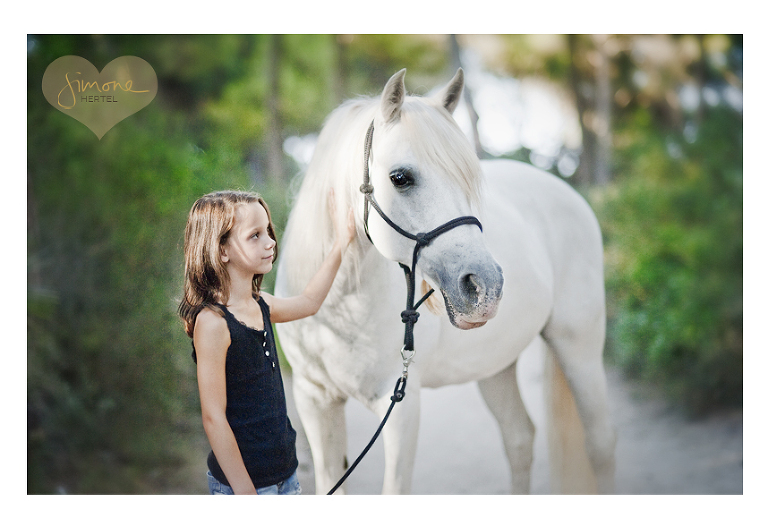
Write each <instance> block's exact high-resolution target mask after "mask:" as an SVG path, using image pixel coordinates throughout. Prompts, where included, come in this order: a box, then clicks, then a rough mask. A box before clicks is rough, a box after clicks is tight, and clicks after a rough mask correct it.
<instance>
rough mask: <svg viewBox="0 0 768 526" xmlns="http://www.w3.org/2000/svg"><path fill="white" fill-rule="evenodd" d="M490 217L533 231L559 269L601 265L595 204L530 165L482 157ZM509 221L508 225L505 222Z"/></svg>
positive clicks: (486, 200)
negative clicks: (572, 265)
mask: <svg viewBox="0 0 768 526" xmlns="http://www.w3.org/2000/svg"><path fill="white" fill-rule="evenodd" d="M481 165H482V168H483V174H484V176H485V185H486V188H485V192H484V194H485V205H486V208H487V209H486V211H485V212H486V214H485V215H487V221H489V222H494V223H496V222H498V223H500V224H501V225H502V226H503V227H504V228H505V230H506V232H507V235H513V236H514V235H517V233H516V232H513V231H512V230H511V228H516V229H519V230H524V231H528V232H530V234H531V235H532V236H534V237H535V239H536V241H535V242H536V243H537V244H540V245H541V246H542V248H543V249H544V250H546V252H547V257H548V259H549V260H550V261H551V263H552V264H553V265H554V266H555V267H560V266H562V265H566V264H567V265H571V264H573V262H574V259H575V260H578V261H582V262H583V263H584V264H591V265H594V264H596V263H599V266H600V271H601V272H602V257H603V256H602V236H601V233H600V227H599V225H598V223H597V219H596V217H595V214H594V212H593V211H592V208H591V207H590V206H589V204H588V203H587V202H586V200H585V199H584V198H583V197H582V196H581V195H580V194H579V193H578V192H577V191H576V190H575V189H574V188H573V187H571V186H570V185H569V184H568V183H566V182H565V181H563V180H562V179H560V178H559V177H556V176H554V175H552V174H550V173H548V172H545V171H543V170H540V169H538V168H535V167H533V166H531V165H528V164H525V163H521V162H518V161H511V160H494V161H483V162H482V163H481ZM505 222H506V223H505Z"/></svg>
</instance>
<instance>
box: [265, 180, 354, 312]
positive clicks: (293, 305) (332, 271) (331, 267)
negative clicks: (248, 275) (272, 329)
mask: <svg viewBox="0 0 768 526" xmlns="http://www.w3.org/2000/svg"><path fill="white" fill-rule="evenodd" d="M329 200H330V213H331V217H332V218H333V227H334V231H335V233H336V240H335V241H334V243H333V248H331V252H330V253H329V254H328V255H327V256H326V258H325V261H323V263H322V265H320V269H318V271H317V273H315V275H314V276H313V277H312V279H310V280H309V283H308V284H307V286H306V287H305V288H304V291H303V292H302V293H301V294H300V295H298V296H293V297H290V298H276V297H274V296H272V295H270V294H266V293H262V295H263V296H264V300H265V301H266V302H267V304H268V305H269V310H270V317H271V319H272V322H274V323H283V322H287V321H293V320H298V319H301V318H306V317H307V316H312V315H313V314H315V313H317V311H318V310H319V309H320V306H321V305H322V304H323V301H325V298H326V296H328V291H330V290H331V285H333V280H334V278H335V277H336V273H337V272H338V271H339V267H340V266H341V258H342V256H343V255H344V252H345V251H346V250H347V247H348V246H349V243H350V242H351V241H352V239H353V238H354V237H355V220H354V215H353V213H352V210H351V209H350V210H349V212H348V214H347V215H346V217H345V216H344V214H337V213H336V200H335V198H334V195H333V191H331V193H330V195H329Z"/></svg>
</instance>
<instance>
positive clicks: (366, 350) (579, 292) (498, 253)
mask: <svg viewBox="0 0 768 526" xmlns="http://www.w3.org/2000/svg"><path fill="white" fill-rule="evenodd" d="M404 77H405V70H402V71H400V72H398V73H397V74H395V75H394V76H393V77H392V78H391V79H390V80H389V81H388V82H387V84H386V86H385V88H384V91H383V93H382V96H381V98H380V99H367V98H361V99H355V100H352V101H349V102H347V103H345V104H343V105H342V106H340V107H339V108H337V109H336V110H335V111H334V112H333V113H332V114H331V115H330V116H329V118H328V120H327V122H326V124H325V126H324V127H323V130H322V132H321V134H320V136H319V139H318V143H317V147H316V150H315V153H314V156H313V159H312V161H311V163H310V165H309V167H308V170H307V172H306V174H305V176H304V180H303V182H302V185H301V189H300V191H299V193H298V196H297V198H296V202H295V205H294V207H293V210H292V212H291V216H290V218H289V221H288V226H287V228H286V232H285V235H284V237H283V240H282V244H281V258H280V263H279V267H278V273H277V283H276V293H277V294H278V295H284V296H288V295H293V294H296V293H298V292H300V291H301V290H302V289H303V287H304V285H305V284H306V283H307V281H308V279H309V277H311V276H312V275H313V274H314V272H315V271H316V269H317V268H318V266H319V265H320V263H321V262H322V260H323V258H324V256H325V254H326V253H327V251H329V249H330V248H331V245H332V242H333V239H332V238H333V229H332V223H331V221H330V219H329V213H328V202H327V199H326V195H327V194H328V191H329V189H331V188H332V189H334V192H335V195H336V201H337V203H338V213H345V212H344V211H345V210H347V209H348V208H347V207H348V206H351V207H353V209H354V210H355V214H356V221H357V225H358V235H357V237H356V239H355V240H354V241H353V243H352V245H350V248H349V250H348V253H347V256H345V260H344V262H343V264H342V267H341V269H340V270H339V274H338V275H337V277H336V281H335V283H334V285H333V287H332V289H331V292H330V293H329V296H328V298H327V299H326V301H325V303H324V304H323V306H322V308H321V309H320V311H319V312H318V313H317V314H316V315H315V316H312V317H310V318H307V319H304V320H300V321H296V322H292V323H287V324H281V325H279V326H278V333H279V337H280V341H281V343H282V347H283V350H284V352H285V355H286V357H287V358H288V360H289V362H290V364H291V366H292V368H293V386H294V395H295V400H296V407H297V410H298V413H299V416H300V418H301V422H302V424H303V426H304V430H305V432H306V434H307V438H308V440H309V444H310V447H311V450H312V457H313V461H314V466H315V482H316V491H317V492H318V493H319V494H320V493H326V492H327V491H328V490H329V489H330V488H332V487H333V485H334V484H335V483H336V482H337V480H339V478H340V477H341V476H342V475H343V474H344V471H345V464H346V455H347V442H346V422H345V412H344V405H345V403H346V401H347V399H348V398H349V397H354V398H356V399H357V400H359V401H360V402H362V403H363V404H364V405H365V406H366V407H367V408H369V409H370V410H371V411H373V412H374V413H376V414H377V415H378V417H379V418H380V419H381V418H382V417H383V415H384V414H385V412H386V410H387V408H388V407H389V405H390V396H391V395H392V392H393V389H394V386H395V384H396V380H397V379H398V378H399V377H400V375H401V372H402V368H403V364H402V358H401V356H400V353H399V352H398V351H399V349H400V347H401V346H402V338H403V325H402V322H401V319H400V316H399V313H400V311H401V310H402V309H403V306H404V305H405V297H406V285H405V280H404V278H403V273H402V271H401V270H400V268H399V267H398V265H396V264H395V263H394V262H399V263H402V264H404V265H408V266H410V265H411V264H412V253H413V249H414V241H413V240H411V239H408V238H406V237H404V236H403V235H401V234H400V233H398V232H396V231H395V230H394V229H393V228H392V226H391V225H389V224H387V223H386V222H385V220H384V219H382V217H381V216H380V215H379V214H378V213H375V212H373V211H371V214H370V217H369V220H368V228H367V230H368V235H366V232H365V225H364V224H363V223H364V221H363V216H364V208H365V196H364V195H363V194H362V193H361V192H360V185H361V183H362V182H363V177H364V175H363V173H364V159H366V155H365V150H366V145H365V143H366V130H367V129H368V127H369V125H370V124H371V123H372V122H373V130H374V132H373V139H372V143H371V147H370V183H371V184H372V186H373V189H374V193H373V195H374V196H375V198H376V200H377V201H378V204H379V205H380V207H381V209H382V211H383V212H384V213H385V214H386V215H387V216H388V217H389V218H391V220H392V221H393V222H394V223H396V224H397V225H398V226H400V227H401V228H402V229H403V230H405V231H408V232H411V233H419V232H429V231H431V230H433V229H435V228H436V227H438V226H439V225H442V224H444V223H446V222H447V221H450V220H451V219H454V218H456V217H459V216H468V215H474V216H476V217H477V218H479V219H480V221H481V222H482V230H481V229H480V228H478V226H477V225H476V224H469V223H468V224H462V225H460V226H457V227H455V228H453V229H451V230H450V231H448V232H445V233H444V234H442V235H440V236H439V237H437V238H436V239H434V240H433V241H432V242H431V243H430V244H429V245H428V246H425V247H424V248H422V249H421V251H420V255H419V260H418V265H417V268H416V273H417V274H416V275H417V277H418V281H417V283H422V287H426V284H428V285H429V286H431V287H433V288H434V289H435V290H439V291H440V292H441V293H442V294H441V295H438V294H434V295H433V296H432V297H431V298H430V299H429V301H428V303H429V305H428V307H429V308H428V310H427V309H422V310H423V312H421V318H420V319H419V321H418V323H417V324H416V326H415V332H414V335H415V343H416V345H415V350H416V355H415V360H414V362H413V364H412V365H410V369H409V376H408V382H407V389H406V396H405V398H404V399H403V400H402V402H400V403H398V404H397V405H396V406H395V408H394V410H393V412H392V415H391V417H390V419H389V421H388V423H387V424H386V426H385V427H384V430H383V433H382V437H383V441H384V453H385V470H384V484H383V493H387V494H392V493H395V494H402V493H409V492H410V489H411V479H412V474H413V465H414V457H415V452H416V442H417V434H418V426H419V411H420V409H419V405H420V404H419V390H420V388H421V387H439V386H443V385H449V384H459V383H465V382H471V381H477V382H478V383H479V386H480V390H481V393H482V396H483V397H484V399H485V401H486V403H487V404H488V407H489V408H490V410H491V412H492V413H493V415H494V416H495V418H496V419H497V420H498V422H499V425H500V428H501V433H502V438H503V441H504V446H505V451H506V454H507V457H508V460H509V464H510V468H511V471H512V488H511V490H512V492H513V493H528V492H529V491H530V471H531V464H532V460H533V437H534V427H533V425H532V423H531V419H530V418H529V416H528V413H527V412H526V408H525V406H524V404H523V401H522V398H521V396H520V391H519V388H518V382H517V374H516V361H517V359H518V357H519V356H520V354H521V353H522V352H523V350H524V349H526V347H528V346H529V345H534V344H538V343H541V342H542V341H543V342H545V343H546V345H547V347H548V349H549V350H550V351H551V352H550V353H548V355H549V356H551V357H554V359H552V358H550V359H549V364H550V366H549V367H548V370H549V371H550V373H551V374H549V375H548V376H549V377H550V378H551V382H549V383H548V384H549V385H550V386H551V390H550V392H551V393H552V394H551V396H550V397H549V399H550V401H551V404H550V406H551V407H552V411H550V415H551V416H552V417H553V418H554V422H553V424H555V425H554V427H550V429H549V435H550V466H551V467H552V472H553V475H554V476H553V477H552V480H551V484H550V485H551V487H552V489H553V491H554V492H558V493H565V492H571V493H572V492H576V493H583V492H592V491H595V490H597V491H599V492H601V493H610V492H612V490H613V477H614V445H615V438H614V437H615V435H614V431H613V428H612V426H611V424H610V422H609V415H608V407H607V401H606V379H605V372H604V369H603V362H602V353H603V344H604V338H605V292H604V284H603V265H602V257H603V254H602V241H601V234H600V229H599V226H598V224H597V221H596V219H595V217H594V214H593V213H592V211H591V209H590V208H589V206H588V205H587V204H586V202H585V201H584V200H583V199H582V198H581V197H580V196H579V195H578V194H577V193H576V192H575V191H574V190H572V189H571V188H570V187H569V186H568V185H567V184H565V183H564V182H562V181H560V180H558V179H557V178H556V177H554V176H552V175H550V174H547V173H545V172H542V171H540V170H537V169H535V168H533V167H531V166H528V165H526V164H522V163H517V162H513V161H501V160H497V161H483V162H480V161H478V159H477V156H476V155H475V153H474V151H473V150H472V148H471V146H470V144H469V141H468V140H467V139H466V137H465V136H464V134H463V133H462V132H461V131H460V129H459V128H458V126H457V125H456V123H455V121H454V120H453V117H452V113H453V110H454V109H455V108H456V105H457V104H458V101H459V97H460V94H461V91H462V89H463V85H464V76H463V72H462V71H461V69H459V71H458V72H457V74H456V76H455V77H454V78H453V79H452V80H451V82H450V83H449V84H448V85H447V86H446V87H445V88H444V89H443V90H442V91H441V92H440V94H439V95H438V96H436V97H434V98H424V97H413V96H407V95H406V92H405V85H404ZM369 237H370V239H369ZM502 272H503V275H502ZM502 291H503V296H504V298H503V300H502ZM440 296H442V298H441V297H440ZM467 329H471V330H467ZM574 402H575V403H574ZM577 411H578V415H577V413H576V412H577ZM579 416H580V422H581V424H582V425H581V426H579ZM574 426H577V427H574ZM574 429H576V431H574ZM580 430H583V431H580ZM579 433H581V435H579ZM574 441H576V443H575V444H574V443H573V442H574ZM579 441H580V443H579ZM579 450H581V451H582V459H587V458H588V460H583V461H582V462H579V461H577V460H576V457H577V455H575V453H578V451H579ZM583 452H586V453H587V454H586V455H584V454H583ZM353 454H354V455H357V452H353ZM353 458H354V457H353ZM584 467H586V468H587V469H586V470H584V469H583V468H584ZM351 480H354V474H353V475H352V477H351ZM345 484H347V483H345ZM343 491H344V486H342V487H341V488H340V491H339V492H340V493H342V492H343Z"/></svg>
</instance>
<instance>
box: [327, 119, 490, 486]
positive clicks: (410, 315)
mask: <svg viewBox="0 0 768 526" xmlns="http://www.w3.org/2000/svg"><path fill="white" fill-rule="evenodd" d="M372 143H373V122H371V125H370V126H369V127H368V132H367V133H366V134H365V155H364V164H365V165H364V167H363V184H362V185H361V186H360V191H361V192H362V193H363V194H364V195H365V210H364V213H363V225H364V227H365V235H366V236H367V237H368V240H369V241H370V242H371V243H373V240H372V239H371V236H370V234H369V233H368V205H371V206H373V208H374V210H376V212H377V213H378V214H379V215H380V216H381V218H382V219H383V220H384V221H385V222H386V223H387V224H388V225H389V226H391V227H392V228H393V229H394V230H395V231H396V232H397V233H399V234H400V235H402V236H404V237H406V238H408V239H412V240H414V241H415V242H416V245H415V246H414V247H413V258H412V260H411V267H410V268H408V267H407V266H406V265H403V264H402V263H400V268H402V269H403V272H404V274H405V282H406V287H407V296H406V303H405V310H404V311H403V312H401V313H400V318H401V319H402V321H403V323H404V324H405V334H404V335H403V348H402V349H400V356H401V357H402V359H403V372H402V374H401V376H400V378H398V379H397V382H396V383H395V392H394V393H393V394H392V396H391V397H390V400H391V401H392V403H391V404H389V409H387V413H386V415H384V418H383V419H382V421H381V424H379V428H378V429H377V430H376V433H374V434H373V438H371V440H370V442H368V445H367V446H365V449H363V451H362V453H360V455H359V456H358V457H357V459H356V460H355V461H354V462H353V463H352V465H351V466H350V467H349V469H347V471H346V473H344V476H342V477H341V479H339V481H338V482H337V483H336V485H335V486H334V487H333V488H332V489H331V491H329V492H328V495H333V493H334V492H335V491H336V490H337V489H339V487H340V486H341V485H342V484H343V483H344V481H345V480H347V477H349V475H350V474H351V473H352V471H353V470H354V469H355V468H356V467H357V465H358V464H359V463H360V461H361V460H362V459H363V457H364V456H365V455H366V453H368V451H369V450H370V449H371V447H372V446H373V443H374V442H376V439H377V438H378V437H379V435H380V434H381V431H382V429H384V424H386V423H387V420H388V419H389V415H390V413H392V409H393V408H394V407H395V404H396V403H398V402H400V401H402V400H403V398H405V384H406V383H407V381H408V366H410V364H411V362H412V361H413V357H414V356H415V354H416V351H415V349H414V344H413V326H414V325H415V324H416V322H417V321H418V320H419V313H418V312H417V309H418V308H419V307H420V306H421V305H422V303H424V302H425V301H426V300H427V298H429V296H430V295H432V293H433V292H435V289H430V290H429V292H427V293H426V294H424V296H422V298H421V299H420V300H419V301H418V302H416V303H415V304H414V299H415V295H416V262H417V261H418V258H419V251H421V249H422V248H423V247H425V246H427V245H429V244H430V243H431V242H432V240H433V239H435V238H436V237H438V236H440V235H442V234H444V233H446V232H448V231H449V230H452V229H454V228H456V227H457V226H460V225H469V224H473V225H477V226H478V227H480V231H482V230H483V225H482V224H480V220H478V219H477V218H476V217H474V216H462V217H457V218H456V219H452V220H451V221H448V222H447V223H445V224H443V225H440V226H439V227H437V228H435V229H434V230H432V231H430V232H426V233H419V234H415V235H414V234H411V233H410V232H408V231H406V230H404V229H402V228H401V227H400V226H399V225H397V224H396V223H395V222H394V221H392V220H391V219H390V218H389V217H387V215H386V214H385V213H384V211H383V210H382V209H381V208H380V207H379V204H378V203H377V202H376V199H375V198H374V197H373V185H372V184H371V182H370V175H369V171H368V170H369V168H368V165H369V160H370V155H371V144H372Z"/></svg>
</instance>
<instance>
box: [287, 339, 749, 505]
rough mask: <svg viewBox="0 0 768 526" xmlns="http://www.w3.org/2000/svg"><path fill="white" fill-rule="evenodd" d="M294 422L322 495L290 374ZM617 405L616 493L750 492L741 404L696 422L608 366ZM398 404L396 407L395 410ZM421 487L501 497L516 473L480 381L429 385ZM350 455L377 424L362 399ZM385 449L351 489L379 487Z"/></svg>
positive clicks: (539, 465)
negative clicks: (511, 470)
mask: <svg viewBox="0 0 768 526" xmlns="http://www.w3.org/2000/svg"><path fill="white" fill-rule="evenodd" d="M542 368H543V367H542V360H541V356H538V355H537V354H536V353H531V354H529V355H528V356H523V357H522V359H521V363H520V373H521V382H522V391H523V397H524V400H525V402H526V405H527V406H528V409H529V412H530V413H531V418H532V420H533V421H534V424H536V426H537V428H538V429H543V427H544V426H543V420H542V419H543V415H542V406H543V395H542V385H541V383H542ZM285 382H286V391H287V393H286V394H287V396H288V405H289V412H290V415H291V421H292V422H293V424H294V427H295V428H296V430H297V432H298V439H297V448H298V454H299V464H300V467H299V480H300V482H301V485H302V490H303V494H305V495H313V494H314V493H315V487H314V486H315V484H314V473H313V468H312V457H311V453H310V450H309V446H308V444H307V441H306V437H305V436H304V432H303V429H302V427H301V422H300V421H299V419H298V416H297V415H296V412H295V407H294V404H293V399H292V393H291V386H290V377H286V378H285ZM608 388H609V397H610V405H611V413H612V417H613V422H614V425H615V426H616V430H617V434H618V444H617V450H616V493H618V494H622V495H740V494H742V493H743V416H742V411H741V410H739V411H732V412H729V413H724V414H717V415H713V416H711V417H708V418H706V419H703V420H698V421H691V420H689V419H686V418H685V417H684V416H683V415H682V414H681V412H680V411H678V410H676V409H675V408H674V407H669V406H668V405H667V404H665V403H664V402H663V401H662V400H661V399H659V398H658V396H656V395H654V394H653V393H649V392H647V390H645V389H643V388H641V387H640V386H638V385H635V384H632V383H629V382H627V381H625V380H623V379H622V377H621V375H620V374H619V373H618V372H617V371H615V370H612V369H609V370H608ZM395 410H397V408H395ZM421 415H422V416H421V427H420V434H419V442H418V446H417V448H418V449H417V454H416V466H415V472H414V480H413V491H412V493H413V494H416V495H500V494H506V493H508V492H509V487H510V476H509V469H508V466H507V462H506V458H505V455H504V451H503V446H502V443H501V438H500V435H499V432H498V428H497V424H496V421H495V420H494V419H493V417H492V416H491V414H490V412H489V410H488V409H487V407H486V406H485V402H484V401H483V400H482V398H481V396H480V393H479V390H478V388H477V385H476V384H474V383H472V384H464V385H458V386H448V387H443V388H439V389H427V390H424V391H423V392H422V411H421ZM347 422H348V435H349V439H348V443H349V446H348V447H349V449H348V451H349V453H348V456H349V459H350V462H352V461H353V460H354V459H355V458H357V455H358V454H359V453H360V451H362V450H363V448H364V447H365V445H366V444H367V443H368V440H370V437H371V436H372V435H373V433H374V432H375V430H376V428H377V426H378V420H377V419H376V417H375V416H374V415H373V414H372V413H370V412H368V411H367V410H366V409H365V408H364V407H363V406H362V405H361V404H360V403H359V402H357V401H355V400H350V402H349V403H348V404H347ZM546 456H547V455H546V437H545V436H544V433H543V432H538V433H537V437H536V441H535V444H534V465H533V473H532V482H531V486H532V488H531V492H532V493H534V494H548V493H549V481H548V467H547V459H546ZM383 465H384V455H383V447H382V444H381V438H379V440H378V441H377V443H376V444H375V445H374V447H373V448H372V449H371V451H370V452H369V453H368V455H367V456H366V457H365V459H364V460H363V461H362V462H361V463H360V465H359V466H358V467H357V469H356V470H355V471H354V472H353V473H352V475H351V476H350V477H349V479H348V480H347V482H346V486H347V493H348V494H351V495H376V494H379V493H380V492H381V484H382V477H383V470H384V468H383Z"/></svg>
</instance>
